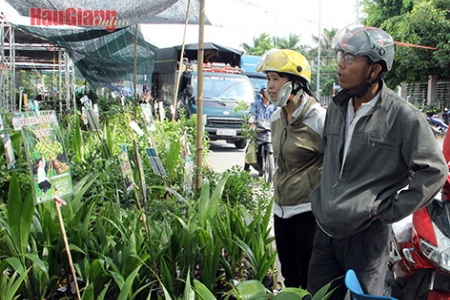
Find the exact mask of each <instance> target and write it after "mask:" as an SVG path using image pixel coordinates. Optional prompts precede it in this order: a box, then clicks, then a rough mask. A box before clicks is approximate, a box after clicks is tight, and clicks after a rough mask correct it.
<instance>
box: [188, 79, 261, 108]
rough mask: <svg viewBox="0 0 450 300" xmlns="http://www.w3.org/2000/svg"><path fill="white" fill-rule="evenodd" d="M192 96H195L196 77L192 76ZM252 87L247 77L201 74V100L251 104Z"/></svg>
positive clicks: (252, 96)
mask: <svg viewBox="0 0 450 300" xmlns="http://www.w3.org/2000/svg"><path fill="white" fill-rule="evenodd" d="M192 79H193V85H194V86H193V87H194V94H195V96H197V76H196V75H194V76H193V77H192ZM254 99H255V94H254V92H253V87H252V85H251V83H250V81H249V80H248V78H247V77H245V76H242V75H236V74H220V73H219V74H217V73H213V74H205V73H204V74H203V100H205V101H220V102H239V101H244V102H245V103H248V104H250V103H252V102H253V101H254Z"/></svg>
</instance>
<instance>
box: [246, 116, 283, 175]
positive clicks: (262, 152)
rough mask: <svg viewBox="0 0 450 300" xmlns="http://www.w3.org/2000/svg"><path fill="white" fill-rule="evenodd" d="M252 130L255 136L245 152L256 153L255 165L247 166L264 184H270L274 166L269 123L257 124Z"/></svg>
mask: <svg viewBox="0 0 450 300" xmlns="http://www.w3.org/2000/svg"><path fill="white" fill-rule="evenodd" d="M254 130H255V135H254V136H253V137H252V139H253V140H251V141H250V143H249V146H248V148H247V152H248V151H256V161H255V163H251V164H248V166H252V167H253V168H254V169H255V170H256V171H258V173H259V176H262V177H263V178H264V180H265V181H266V182H272V177H273V173H274V172H275V167H276V164H275V157H274V155H273V147H272V135H271V130H270V123H269V122H258V123H257V124H256V127H255V129H254ZM251 147H255V150H250V148H251ZM246 164H247V163H246ZM248 166H247V167H248ZM244 169H245V168H244Z"/></svg>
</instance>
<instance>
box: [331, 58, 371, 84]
mask: <svg viewBox="0 0 450 300" xmlns="http://www.w3.org/2000/svg"><path fill="white" fill-rule="evenodd" d="M371 69H372V65H371V64H370V63H369V60H368V58H367V57H365V56H354V55H351V54H348V53H345V52H342V51H339V55H338V72H337V73H338V81H339V85H340V86H341V87H342V88H344V89H349V90H350V91H352V92H357V91H359V90H360V89H361V88H362V87H363V86H364V84H365V83H366V80H367V77H368V76H369V74H370V71H371Z"/></svg>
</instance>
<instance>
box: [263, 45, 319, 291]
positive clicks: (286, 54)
mask: <svg viewBox="0 0 450 300" xmlns="http://www.w3.org/2000/svg"><path fill="white" fill-rule="evenodd" d="M257 71H258V72H264V73H265V74H266V75H267V92H268V94H269V98H270V100H271V101H272V103H273V104H274V105H276V106H278V107H281V108H280V109H278V110H277V111H275V112H274V114H273V115H272V117H271V119H270V121H271V130H272V145H273V150H274V154H275V158H276V162H277V169H276V171H275V174H274V177H273V186H274V199H275V203H274V207H273V211H274V227H275V241H276V245H277V251H278V257H279V260H280V263H281V273H282V275H283V277H284V285H285V286H286V287H296V288H298V287H303V288H306V286H307V281H308V278H307V275H308V266H309V260H310V256H311V251H312V245H313V237H314V232H315V229H316V221H315V219H314V216H313V214H312V212H311V205H310V201H309V193H310V192H311V190H312V189H313V188H315V187H316V186H317V185H318V184H319V180H320V176H321V168H322V156H321V155H320V154H319V148H320V142H321V136H322V129H323V124H324V120H325V114H326V111H325V109H324V108H323V107H322V106H321V105H320V104H319V103H318V102H317V101H316V99H314V98H313V97H312V94H311V92H310V91H309V87H308V84H309V82H310V81H311V67H310V66H309V63H308V61H307V60H306V58H305V57H304V56H303V55H301V54H300V53H298V52H295V51H292V50H287V49H283V50H280V49H273V50H270V51H268V52H267V53H265V54H264V55H263V56H262V57H261V59H260V61H259V62H258V65H257Z"/></svg>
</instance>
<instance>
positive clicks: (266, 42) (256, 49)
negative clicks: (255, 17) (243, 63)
mask: <svg viewBox="0 0 450 300" xmlns="http://www.w3.org/2000/svg"><path fill="white" fill-rule="evenodd" d="M242 46H243V47H244V50H245V52H246V53H247V54H250V55H263V54H264V52H266V51H267V50H269V49H272V48H274V46H273V41H272V39H271V37H270V34H268V33H262V34H261V35H260V36H259V37H257V38H254V39H253V46H250V45H248V44H246V43H244V44H243V45H242Z"/></svg>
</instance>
